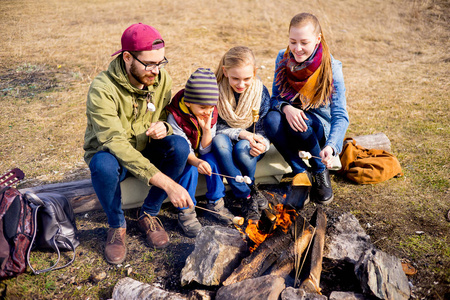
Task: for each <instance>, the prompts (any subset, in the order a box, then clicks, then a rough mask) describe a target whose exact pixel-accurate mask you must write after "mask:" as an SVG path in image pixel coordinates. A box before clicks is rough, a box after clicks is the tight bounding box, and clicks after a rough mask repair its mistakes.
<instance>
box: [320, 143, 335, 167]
mask: <svg viewBox="0 0 450 300" xmlns="http://www.w3.org/2000/svg"><path fill="white" fill-rule="evenodd" d="M333 152H334V151H333V148H331V146H326V147H325V148H323V150H322V151H320V153H319V155H320V157H321V158H322V163H323V164H324V165H325V166H326V167H327V169H331V167H332V166H333V160H334V156H333Z"/></svg>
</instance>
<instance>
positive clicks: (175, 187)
mask: <svg viewBox="0 0 450 300" xmlns="http://www.w3.org/2000/svg"><path fill="white" fill-rule="evenodd" d="M149 183H150V184H152V185H154V186H157V187H159V188H161V189H163V190H164V191H165V192H166V193H167V196H168V197H169V200H170V202H172V204H173V206H175V207H178V208H182V207H194V202H192V199H191V196H189V193H188V192H187V191H186V189H185V188H184V187H182V186H181V185H179V184H178V183H176V182H175V181H173V180H172V179H171V178H170V177H169V176H167V175H165V174H164V173H162V172H158V173H156V174H155V175H153V177H152V178H151V179H150V181H149Z"/></svg>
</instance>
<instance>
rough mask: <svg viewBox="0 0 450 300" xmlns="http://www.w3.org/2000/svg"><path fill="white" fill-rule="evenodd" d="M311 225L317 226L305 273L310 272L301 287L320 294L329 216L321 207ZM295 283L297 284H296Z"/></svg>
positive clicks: (312, 218) (308, 291) (313, 217)
mask: <svg viewBox="0 0 450 300" xmlns="http://www.w3.org/2000/svg"><path fill="white" fill-rule="evenodd" d="M310 222H311V225H312V226H314V227H315V234H314V237H313V241H312V246H311V251H310V255H308V258H307V268H306V269H305V273H306V274H309V275H308V276H307V277H306V279H305V280H304V281H303V282H302V283H301V285H300V288H301V289H303V290H305V291H306V292H307V293H318V294H320V287H319V284H320V274H321V273H322V259H323V247H324V245H325V232H326V227H327V216H326V215H325V213H324V212H323V210H322V209H321V208H317V209H316V211H315V212H314V215H313V216H312V217H311V221H310ZM294 285H295V284H294Z"/></svg>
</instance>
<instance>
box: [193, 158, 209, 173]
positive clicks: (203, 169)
mask: <svg viewBox="0 0 450 300" xmlns="http://www.w3.org/2000/svg"><path fill="white" fill-rule="evenodd" d="M197 169H198V172H199V173H200V174H203V175H208V176H211V171H212V170H211V166H210V165H209V163H208V162H206V161H204V160H202V159H199V160H198V164H197Z"/></svg>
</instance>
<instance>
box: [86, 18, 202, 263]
mask: <svg viewBox="0 0 450 300" xmlns="http://www.w3.org/2000/svg"><path fill="white" fill-rule="evenodd" d="M121 41H122V48H121V49H120V50H119V51H117V52H115V53H114V54H113V56H114V55H116V54H119V55H118V56H117V57H116V58H115V59H114V60H113V61H112V62H111V63H110V65H109V67H108V70H107V71H104V72H101V73H100V74H99V75H98V76H97V77H96V78H95V79H94V80H93V81H92V84H91V86H90V88H89V92H88V96H87V103H86V115H87V127H86V133H85V137H84V150H85V155H84V158H85V161H86V163H87V164H88V166H89V169H90V171H91V179H92V185H93V187H94V190H95V193H96V194H97V197H98V199H99V201H100V203H101V204H102V207H103V209H104V211H105V213H106V215H107V218H108V224H109V230H108V235H107V240H106V246H105V258H106V260H107V261H108V262H109V263H111V264H120V263H122V262H123V261H124V260H125V257H126V253H127V248H126V221H125V217H124V213H123V210H122V207H121V190H120V182H121V181H123V180H124V179H125V178H126V176H129V175H132V176H134V177H136V178H138V179H139V180H141V181H143V182H145V183H146V184H147V185H149V186H150V185H151V186H152V187H151V188H150V191H149V193H148V195H147V197H146V198H145V200H144V204H143V205H142V207H141V209H140V212H139V220H138V225H139V228H140V230H141V231H143V232H144V233H145V235H146V240H147V242H148V244H149V245H150V246H151V247H155V248H164V247H166V246H167V245H168V244H169V236H168V234H167V233H166V231H165V230H164V227H163V226H162V223H161V221H160V220H159V219H158V218H157V217H156V216H157V214H158V213H159V210H160V208H161V205H162V203H163V201H164V199H166V198H167V197H168V198H169V200H170V201H171V203H172V204H173V205H174V206H175V207H193V205H194V204H193V202H192V199H191V197H190V196H189V193H188V192H187V191H186V189H184V188H183V187H182V186H181V185H179V184H178V183H177V181H178V179H179V177H180V175H181V174H182V172H183V170H184V166H185V165H186V161H187V157H188V155H189V145H188V143H187V141H186V140H185V139H184V138H182V137H180V136H178V135H173V134H172V133H173V129H172V127H171V126H170V125H169V124H168V123H167V122H166V118H167V115H166V111H165V109H164V108H165V106H166V105H167V104H168V103H169V101H170V99H171V88H172V79H171V77H170V76H169V74H168V73H167V71H166V70H165V69H164V66H165V65H166V64H167V63H168V60H167V59H166V58H165V56H164V55H165V48H164V46H165V44H164V40H163V39H162V37H161V35H160V34H159V32H158V31H157V30H156V29H155V28H153V27H151V26H149V25H145V24H142V23H139V24H133V25H131V26H130V27H128V28H127V29H126V30H125V31H124V33H123V35H122V40H121ZM143 198H144V195H143Z"/></svg>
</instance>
